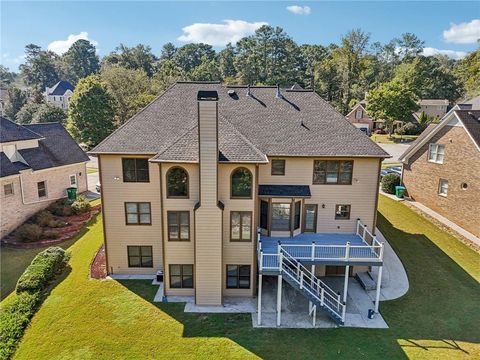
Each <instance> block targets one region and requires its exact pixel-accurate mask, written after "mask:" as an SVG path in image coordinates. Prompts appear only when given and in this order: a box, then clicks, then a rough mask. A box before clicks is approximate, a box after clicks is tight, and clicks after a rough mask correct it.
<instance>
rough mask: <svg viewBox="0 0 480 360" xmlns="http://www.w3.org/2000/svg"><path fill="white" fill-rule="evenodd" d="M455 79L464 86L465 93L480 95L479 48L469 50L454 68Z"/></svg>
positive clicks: (472, 95) (471, 95)
mask: <svg viewBox="0 0 480 360" xmlns="http://www.w3.org/2000/svg"><path fill="white" fill-rule="evenodd" d="M454 72H455V75H456V77H457V79H459V82H460V83H461V84H463V85H464V87H465V95H466V96H468V97H474V96H477V95H480V49H477V50H476V51H473V52H471V53H470V54H468V55H467V56H466V57H465V58H464V59H463V60H461V61H460V62H459V63H458V66H457V67H456V69H455V70H454Z"/></svg>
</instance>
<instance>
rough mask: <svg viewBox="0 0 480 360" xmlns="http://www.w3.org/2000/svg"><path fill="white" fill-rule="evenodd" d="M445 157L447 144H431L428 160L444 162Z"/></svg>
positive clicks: (438, 162)
mask: <svg viewBox="0 0 480 360" xmlns="http://www.w3.org/2000/svg"><path fill="white" fill-rule="evenodd" d="M444 157H445V145H439V144H430V145H429V146H428V161H430V162H434V163H437V164H443V158H444Z"/></svg>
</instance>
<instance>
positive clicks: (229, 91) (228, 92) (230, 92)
mask: <svg viewBox="0 0 480 360" xmlns="http://www.w3.org/2000/svg"><path fill="white" fill-rule="evenodd" d="M227 94H228V95H230V96H233V95H235V94H236V93H235V90H228V91H227Z"/></svg>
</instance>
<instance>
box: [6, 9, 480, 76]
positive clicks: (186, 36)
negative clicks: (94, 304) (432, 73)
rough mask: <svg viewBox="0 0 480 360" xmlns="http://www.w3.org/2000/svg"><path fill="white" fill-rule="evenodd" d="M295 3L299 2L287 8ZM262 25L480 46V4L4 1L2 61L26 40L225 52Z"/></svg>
mask: <svg viewBox="0 0 480 360" xmlns="http://www.w3.org/2000/svg"><path fill="white" fill-rule="evenodd" d="M290 6H295V7H294V8H290V10H289V9H287V7H290ZM224 20H233V21H230V22H228V23H227V22H224ZM262 23H268V24H270V25H274V26H280V27H282V28H284V30H285V31H286V32H287V33H288V34H289V35H290V36H291V37H292V38H293V39H294V40H295V41H296V42H297V43H299V44H302V43H317V44H322V45H328V44H329V43H331V42H336V43H338V42H339V40H340V37H341V35H342V34H344V33H346V32H347V31H349V30H351V29H353V28H361V29H363V30H365V31H367V32H370V33H371V38H372V40H373V41H380V42H387V41H389V40H390V39H392V38H393V37H397V36H399V35H400V34H402V33H403V32H413V33H415V34H416V35H417V36H419V37H420V38H421V39H423V40H425V46H426V47H427V48H428V49H427V50H426V52H427V53H434V52H436V51H439V50H441V51H445V50H447V51H449V52H448V54H449V55H450V56H451V57H457V58H458V57H462V56H464V55H465V53H467V52H469V51H472V50H474V49H476V47H477V46H478V44H477V43H476V42H475V39H478V38H479V37H480V3H479V2H478V1H476V2H458V1H455V2H454V1H451V2H447V1H443V2H359V1H358V2H340V1H336V2H297V1H288V2H283V1H278V2H274V1H268V2H232V1H229V2H226V1H225V2H199V1H197V2H185V1H182V2H160V1H157V2H154V1H150V2H126V1H123V2H114V1H109V2H93V1H90V2H40V1H36V2H24V1H22V2H18V1H15V2H13V1H10V2H5V1H2V3H1V53H2V56H1V62H2V64H4V65H6V66H8V67H9V68H10V69H12V70H16V69H17V67H18V65H19V63H20V62H21V61H23V60H22V55H23V49H24V46H25V45H26V44H28V43H34V44H37V45H40V46H42V47H44V48H47V47H49V46H50V48H51V49H53V50H54V51H56V52H58V53H61V52H62V51H65V49H66V48H67V47H68V44H69V43H71V42H73V41H74V40H75V39H77V38H82V37H83V38H85V37H88V39H90V40H93V41H95V42H96V44H97V47H98V51H99V54H100V55H105V54H107V53H109V52H110V51H112V50H113V49H114V48H115V47H116V46H117V45H118V44H120V43H124V44H126V45H128V46H132V45H135V44H137V43H144V44H147V45H150V46H151V47H152V49H153V51H154V53H155V54H157V55H158V54H159V53H160V49H161V47H162V45H163V44H164V43H166V42H168V41H171V42H173V43H175V44H176V45H178V46H181V45H182V44H184V43H185V41H188V40H192V41H206V42H210V43H212V44H213V45H215V47H216V48H217V49H220V48H222V44H223V43H225V42H226V41H228V40H229V39H230V40H231V39H237V38H239V37H241V36H244V35H249V34H251V33H252V32H253V31H254V29H255V28H256V27H258V26H260V25H261V24H262ZM185 28H186V29H185ZM182 29H185V30H182ZM69 36H70V40H69ZM182 39H183V40H184V41H182Z"/></svg>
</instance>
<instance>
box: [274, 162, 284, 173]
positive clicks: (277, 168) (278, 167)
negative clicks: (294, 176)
mask: <svg viewBox="0 0 480 360" xmlns="http://www.w3.org/2000/svg"><path fill="white" fill-rule="evenodd" d="M272 175H285V160H283V159H273V160H272Z"/></svg>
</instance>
